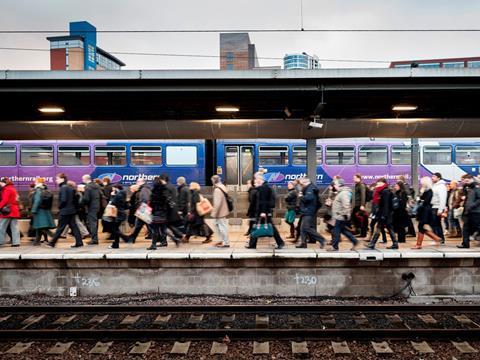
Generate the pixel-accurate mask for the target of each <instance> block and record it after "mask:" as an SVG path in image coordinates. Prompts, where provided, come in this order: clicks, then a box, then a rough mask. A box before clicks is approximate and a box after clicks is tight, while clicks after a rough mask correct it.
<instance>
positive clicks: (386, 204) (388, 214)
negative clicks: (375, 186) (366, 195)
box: [377, 186, 393, 225]
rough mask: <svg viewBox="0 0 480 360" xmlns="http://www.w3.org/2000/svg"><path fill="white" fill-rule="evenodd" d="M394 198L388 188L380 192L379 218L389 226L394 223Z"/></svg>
mask: <svg viewBox="0 0 480 360" xmlns="http://www.w3.org/2000/svg"><path fill="white" fill-rule="evenodd" d="M392 198H393V194H392V192H391V191H390V189H389V188H388V186H386V187H384V188H383V189H382V190H381V191H380V203H379V204H378V210H377V216H378V219H380V221H381V222H382V223H383V224H384V225H389V224H391V223H392V221H393V207H392Z"/></svg>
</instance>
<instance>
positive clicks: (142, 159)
mask: <svg viewBox="0 0 480 360" xmlns="http://www.w3.org/2000/svg"><path fill="white" fill-rule="evenodd" d="M130 150H131V159H130V163H131V164H132V165H136V166H152V165H162V147H161V146H132V147H131V148H130Z"/></svg>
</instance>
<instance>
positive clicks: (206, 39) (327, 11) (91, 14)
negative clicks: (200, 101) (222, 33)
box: [0, 0, 480, 70]
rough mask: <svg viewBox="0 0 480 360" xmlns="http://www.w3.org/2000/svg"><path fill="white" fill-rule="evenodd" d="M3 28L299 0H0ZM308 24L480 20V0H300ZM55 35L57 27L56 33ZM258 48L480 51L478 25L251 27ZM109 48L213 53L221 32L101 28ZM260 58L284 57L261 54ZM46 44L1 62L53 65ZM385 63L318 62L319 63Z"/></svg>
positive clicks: (137, 65)
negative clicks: (414, 30) (448, 30)
mask: <svg viewBox="0 0 480 360" xmlns="http://www.w3.org/2000/svg"><path fill="white" fill-rule="evenodd" d="M0 3H1V5H2V6H1V11H0V28H1V29H2V30H15V29H18V30H43V29H48V30H63V29H65V32H66V33H67V32H68V22H70V21H79V20H86V21H89V22H91V23H92V24H93V25H95V26H96V27H97V29H98V30H120V29H122V30H123V29H132V30H133V29H244V28H258V29H261V28H299V27H300V5H299V4H300V0H235V1H233V0H156V1H154V0H101V1H99V0H82V1H65V0H42V1H38V0H0ZM303 11H304V28H305V29H308V28H480V24H479V19H480V1H472V0H334V1H332V0H303ZM57 35H58V34H57ZM46 36H47V35H46V34H35V35H25V34H22V35H11V34H10V35H4V34H0V47H21V48H44V49H48V47H49V42H48V41H47V40H46V39H45V37H46ZM250 38H251V40H252V42H253V43H255V45H256V47H257V54H258V56H259V57H260V58H261V57H276V58H282V57H283V56H284V55H285V53H289V52H302V51H305V52H307V53H311V54H316V55H318V56H319V57H320V58H322V59H364V60H388V61H390V60H402V59H418V58H437V57H439V58H442V57H463V56H479V55H480V49H478V48H477V46H478V45H479V40H480V33H448V34H445V33H433V34H432V33H428V34H425V33H423V34H417V33H396V34H392V33H380V34H379V33H373V34H371V33H370V34H365V33H356V34H352V33H341V34H339V33H293V34H292V33H287V34H285V33H275V34H272V33H253V34H250ZM97 45H98V46H100V47H101V48H103V49H104V50H107V51H128V52H155V53H178V54H205V55H218V53H219V35H218V34H213V33H212V34H138V35H137V34H98V35H97ZM118 57H119V58H120V59H121V60H123V61H124V62H125V63H126V64H127V66H126V67H125V68H126V69H192V68H194V69H218V68H219V60H218V59H199V58H178V57H158V56H155V57H154V56H132V55H118ZM259 61H260V65H261V66H269V65H281V64H282V61H281V60H265V59H260V60H259ZM49 66H50V65H49V55H48V52H44V53H42V52H25V51H5V50H0V69H12V70H19V69H35V70H37V69H49ZM367 66H368V67H384V66H387V65H386V64H362V63H338V62H322V67H324V68H329V67H367Z"/></svg>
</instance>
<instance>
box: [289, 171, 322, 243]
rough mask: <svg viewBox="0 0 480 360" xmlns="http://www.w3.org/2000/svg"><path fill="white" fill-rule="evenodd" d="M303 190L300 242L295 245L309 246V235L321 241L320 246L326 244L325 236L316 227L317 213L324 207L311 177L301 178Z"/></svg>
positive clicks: (301, 195)
mask: <svg viewBox="0 0 480 360" xmlns="http://www.w3.org/2000/svg"><path fill="white" fill-rule="evenodd" d="M300 185H301V186H302V191H301V192H300V193H299V194H298V197H299V200H300V216H301V222H302V223H301V227H300V243H299V244H297V245H296V246H295V247H297V248H307V237H308V238H309V239H310V240H311V241H315V242H317V241H318V242H319V243H320V247H321V248H323V247H324V245H325V238H324V237H323V236H322V235H320V234H319V233H318V231H317V229H316V222H317V213H318V210H320V208H321V207H322V203H321V202H320V197H319V191H318V189H317V187H316V186H315V185H314V184H313V183H312V182H311V181H310V179H309V178H302V179H301V180H300Z"/></svg>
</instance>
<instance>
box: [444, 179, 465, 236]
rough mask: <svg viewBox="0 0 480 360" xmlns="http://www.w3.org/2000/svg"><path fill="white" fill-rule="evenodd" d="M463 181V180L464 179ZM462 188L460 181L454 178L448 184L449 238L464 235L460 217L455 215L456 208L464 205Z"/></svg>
mask: <svg viewBox="0 0 480 360" xmlns="http://www.w3.org/2000/svg"><path fill="white" fill-rule="evenodd" d="M462 181H463V180H462ZM462 202H463V200H462V190H461V189H459V188H458V183H457V182H456V181H455V180H453V181H451V182H450V184H449V185H448V200H447V208H448V223H449V225H450V228H449V229H448V235H447V237H449V238H458V237H461V236H462V227H461V225H460V219H459V218H458V217H456V216H455V210H456V209H458V208H460V207H461V205H462Z"/></svg>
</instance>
